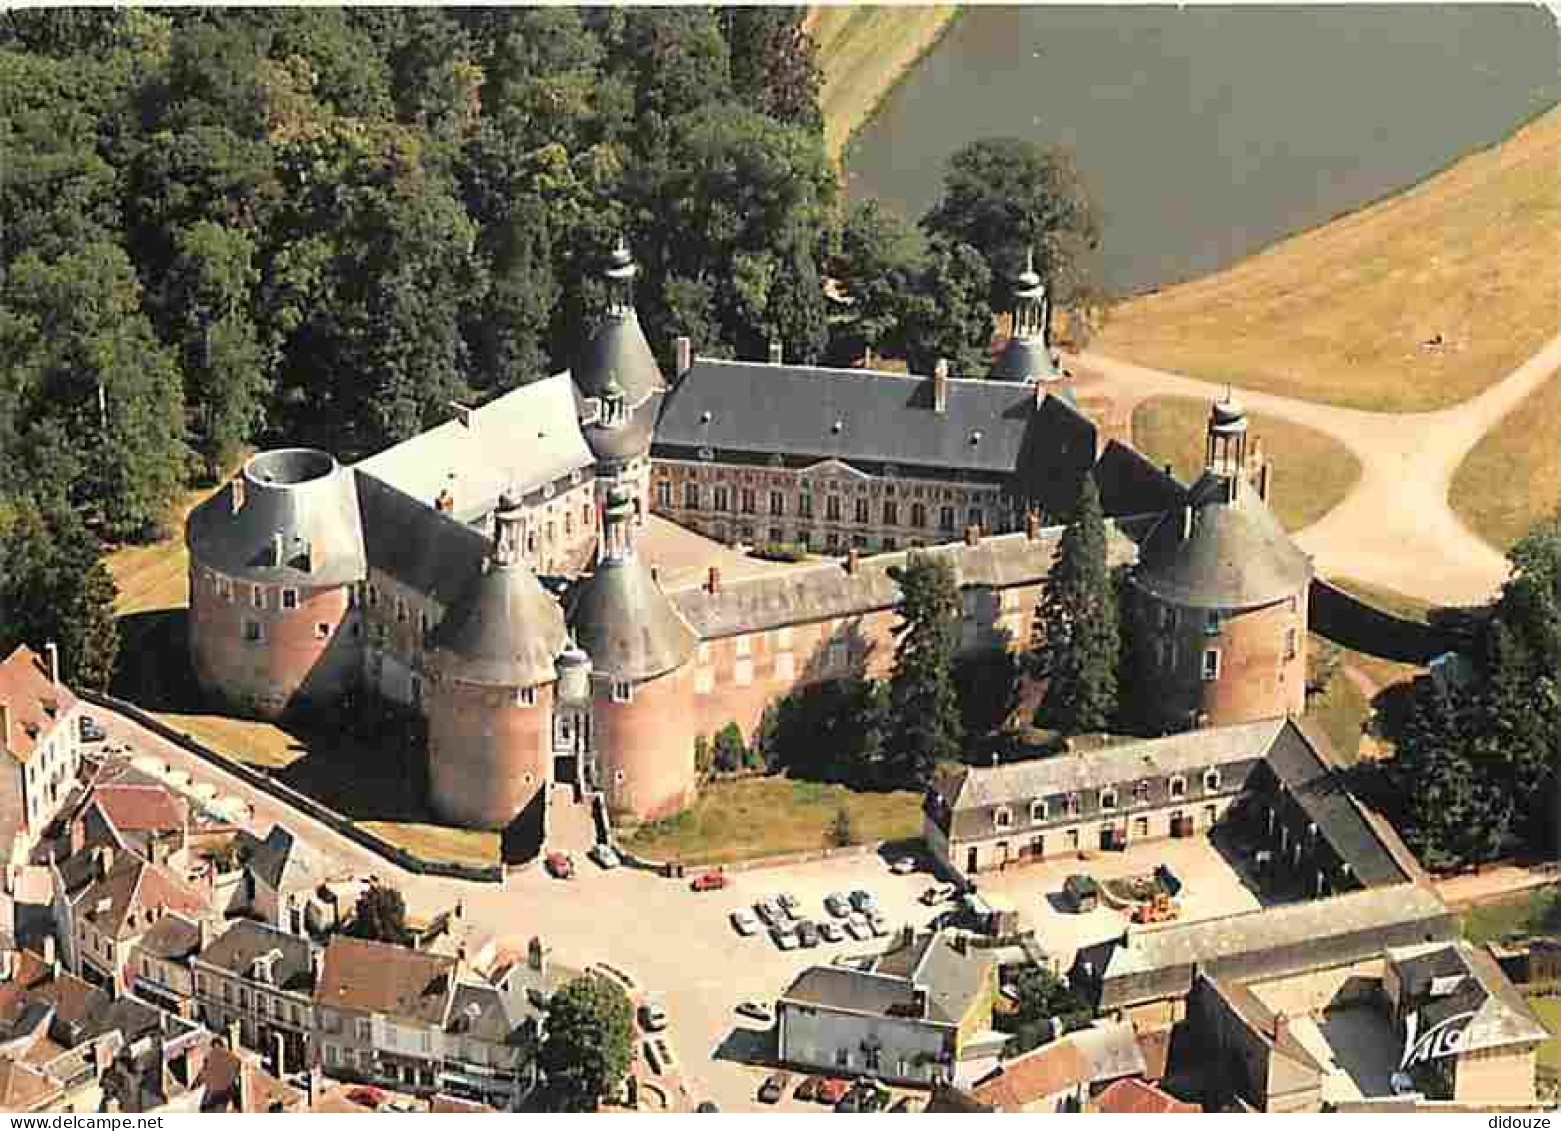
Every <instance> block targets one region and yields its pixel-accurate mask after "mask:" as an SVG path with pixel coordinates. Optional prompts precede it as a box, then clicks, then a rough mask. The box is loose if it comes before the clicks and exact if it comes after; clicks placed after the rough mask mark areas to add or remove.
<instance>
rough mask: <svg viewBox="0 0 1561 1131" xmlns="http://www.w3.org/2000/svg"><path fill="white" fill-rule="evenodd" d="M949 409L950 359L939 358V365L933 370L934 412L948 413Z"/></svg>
mask: <svg viewBox="0 0 1561 1131" xmlns="http://www.w3.org/2000/svg"><path fill="white" fill-rule="evenodd" d="M948 407H949V362H948V358H946V357H940V358H938V364H937V365H935V366H933V368H932V411H933V412H947V411H948Z"/></svg>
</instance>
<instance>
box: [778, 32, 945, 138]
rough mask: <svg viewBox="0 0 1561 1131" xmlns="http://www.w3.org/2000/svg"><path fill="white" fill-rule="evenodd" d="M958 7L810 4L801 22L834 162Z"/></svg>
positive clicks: (936, 39)
mask: <svg viewBox="0 0 1561 1131" xmlns="http://www.w3.org/2000/svg"><path fill="white" fill-rule="evenodd" d="M958 12H959V9H958V8H956V7H953V6H951V5H939V6H926V7H854V6H853V7H831V8H810V9H809V10H808V15H807V23H806V27H807V30H808V33H809V34H810V35H812V36H813V39H814V41H815V42H816V43H817V44H818V61H819V67H820V68H821V69H822V71H823V73H824V83H823V89H822V90H821V91H820V92H819V104H820V107H821V108H822V110H823V112H824V142H825V144H826V146H827V147H828V149H829V155H830V157H831V158H832V159H834V160H836V161H839V160H840V158H841V155H842V153H843V152H844V150H845V146H846V142H847V141H849V140H850V138H851V135H852V134H853V133H854V132H855V131H856V130H857V129H858V128H860V127H861V126H862V125H864V124H865V123H866V122H867V121H868V120H869V119H871V118H872V116H873V111H874V110H875V109H877V107H878V104H879V103H880V102H882V101H883V99H884V98H885V97H886V96H887V95H888V93H889V92H890V91H891V90H893V89H894V86H895V84H896V83H897V82H899V81H900V79H901V78H902V77H903V76H904V75H905V73H906V72H907V71H909V70H910V68H911V67H912V66H914V65H915V63H916V61H917V60H918V59H920V58H921V57H922V56H923V55H924V54H926V53H927V52H928V51H930V50H931V49H932V47H933V46H934V45H935V44H936V43H937V42H938V39H939V37H940V36H942V35H943V33H944V32H945V31H947V30H948V28H949V26H950V25H951V24H952V23H953V21H954V17H955V16H956V15H957V14H958Z"/></svg>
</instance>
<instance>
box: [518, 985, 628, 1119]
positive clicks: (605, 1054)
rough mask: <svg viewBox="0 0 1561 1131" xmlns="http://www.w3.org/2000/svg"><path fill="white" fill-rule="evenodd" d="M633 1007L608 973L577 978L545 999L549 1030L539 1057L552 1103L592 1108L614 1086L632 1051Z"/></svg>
mask: <svg viewBox="0 0 1561 1131" xmlns="http://www.w3.org/2000/svg"><path fill="white" fill-rule="evenodd" d="M633 1043H634V1010H633V1007H632V1006H631V1005H630V1003H629V998H628V995H627V994H625V993H624V992H623V990H622V989H621V988H620V987H619V986H618V985H617V983H615V982H612V981H609V980H608V979H606V978H602V977H595V976H591V975H586V976H585V977H581V978H576V979H575V980H574V981H572V982H570V983H569V984H568V985H567V986H565V987H564V988H563V989H561V990H559V991H558V993H556V994H554V995H553V996H552V997H551V998H550V999H549V1000H548V1006H547V1036H546V1038H545V1039H544V1040H543V1042H542V1050H541V1055H540V1056H539V1058H538V1063H539V1064H540V1066H541V1068H542V1071H543V1073H544V1074H545V1075H546V1077H547V1087H548V1092H549V1096H550V1098H551V1099H552V1101H553V1104H554V1105H555V1106H557V1107H558V1108H560V1109H562V1110H564V1111H595V1110H596V1107H597V1105H598V1104H599V1103H600V1102H601V1099H602V1097H603V1096H607V1095H612V1094H614V1093H616V1092H617V1090H618V1088H619V1087H620V1086H622V1084H623V1077H624V1075H625V1074H626V1073H627V1072H628V1070H629V1061H630V1059H631V1057H632V1054H633Z"/></svg>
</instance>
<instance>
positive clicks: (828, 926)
mask: <svg viewBox="0 0 1561 1131" xmlns="http://www.w3.org/2000/svg"><path fill="white" fill-rule="evenodd" d="M818 933H819V934H821V935H823V936H824V941H825V942H844V941H845V937H846V932H845V928H843V927H842V926H841V925H840V921H839V920H838V919H825V920H824V921H823V922H822V923H820V924H819V925H818Z"/></svg>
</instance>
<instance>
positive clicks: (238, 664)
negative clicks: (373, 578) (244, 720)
mask: <svg viewBox="0 0 1561 1131" xmlns="http://www.w3.org/2000/svg"><path fill="white" fill-rule="evenodd" d="M287 606H291V607H287ZM359 633H360V626H359V624H358V619H357V615H356V610H355V609H354V608H353V601H352V587H351V586H347V585H342V586H332V587H329V588H321V589H310V588H305V587H294V586H279V585H251V584H250V583H249V582H247V581H239V580H235V579H233V578H230V577H226V576H224V575H222V574H219V573H217V572H215V571H214V570H211V569H207V568H205V567H203V566H201V565H199V564H198V563H195V562H192V563H191V565H190V635H189V641H190V659H191V663H192V665H193V667H194V669H195V678H196V681H197V683H199V685H200V688H201V690H202V691H203V692H204V693H206V694H208V695H212V696H215V697H217V698H220V699H222V700H224V701H226V702H227V703H229V704H230V705H231V706H232V707H233V708H234V709H236V710H238V711H240V712H242V713H244V714H251V715H256V716H260V717H262V718H275V717H277V716H279V715H281V714H282V713H284V712H285V711H288V710H290V709H293V708H296V707H301V706H305V705H308V704H310V703H315V704H324V703H330V702H332V701H334V700H336V699H338V698H340V697H341V696H342V695H343V694H344V693H345V692H346V691H347V690H348V689H349V688H350V687H351V686H352V685H353V684H354V683H355V682H356V681H357V678H358V671H359V665H360V662H361V656H362V651H361V645H362V640H361V637H360V635H359Z"/></svg>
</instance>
